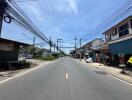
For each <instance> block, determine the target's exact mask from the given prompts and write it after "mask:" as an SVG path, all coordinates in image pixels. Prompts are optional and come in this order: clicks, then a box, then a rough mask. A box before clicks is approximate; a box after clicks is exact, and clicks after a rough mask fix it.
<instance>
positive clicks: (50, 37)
mask: <svg viewBox="0 0 132 100" xmlns="http://www.w3.org/2000/svg"><path fill="white" fill-rule="evenodd" d="M51 47H52V44H51V36H50V51H51Z"/></svg>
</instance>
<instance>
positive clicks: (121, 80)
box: [107, 73, 132, 86]
mask: <svg viewBox="0 0 132 100" xmlns="http://www.w3.org/2000/svg"><path fill="white" fill-rule="evenodd" d="M107 75H109V76H110V77H112V78H114V79H116V80H119V81H120V82H123V83H126V84H128V85H131V86H132V84H131V83H129V82H127V81H124V80H123V79H120V78H118V77H115V76H113V75H110V74H108V73H107Z"/></svg>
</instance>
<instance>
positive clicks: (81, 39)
mask: <svg viewBox="0 0 132 100" xmlns="http://www.w3.org/2000/svg"><path fill="white" fill-rule="evenodd" d="M81 45H82V39H81V38H80V61H81Z"/></svg>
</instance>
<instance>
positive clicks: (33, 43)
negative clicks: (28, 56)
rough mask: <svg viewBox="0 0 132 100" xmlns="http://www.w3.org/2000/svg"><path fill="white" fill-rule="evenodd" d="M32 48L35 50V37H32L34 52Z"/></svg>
mask: <svg viewBox="0 0 132 100" xmlns="http://www.w3.org/2000/svg"><path fill="white" fill-rule="evenodd" d="M34 50H35V37H33V52H32V53H34Z"/></svg>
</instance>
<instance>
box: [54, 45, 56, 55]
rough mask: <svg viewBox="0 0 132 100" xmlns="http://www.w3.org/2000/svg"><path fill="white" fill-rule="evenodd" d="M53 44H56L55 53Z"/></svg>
mask: <svg viewBox="0 0 132 100" xmlns="http://www.w3.org/2000/svg"><path fill="white" fill-rule="evenodd" d="M55 46H56V44H55V45H54V54H55Z"/></svg>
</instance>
